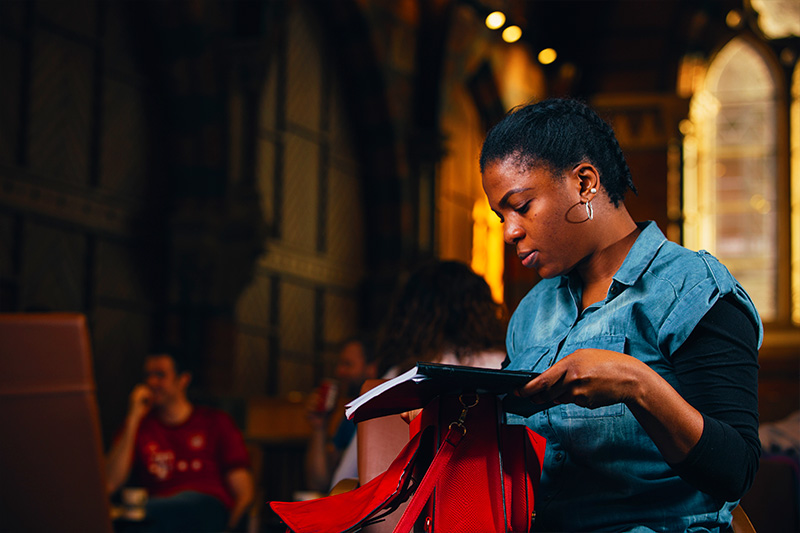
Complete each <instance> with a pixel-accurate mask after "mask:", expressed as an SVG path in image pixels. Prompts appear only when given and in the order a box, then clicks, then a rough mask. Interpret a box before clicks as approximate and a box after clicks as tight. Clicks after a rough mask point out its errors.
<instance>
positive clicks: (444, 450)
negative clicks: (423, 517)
mask: <svg viewBox="0 0 800 533" xmlns="http://www.w3.org/2000/svg"><path fill="white" fill-rule="evenodd" d="M465 433H466V430H464V428H463V426H456V425H455V424H451V425H450V428H449V429H448V431H447V435H445V438H444V440H443V441H442V444H441V446H439V449H438V450H437V452H436V455H435V456H434V457H433V461H432V462H431V466H430V467H429V468H428V470H427V472H425V476H423V478H422V481H421V482H420V484H419V487H417V490H415V491H414V495H413V496H412V497H411V500H410V501H409V502H408V506H407V507H406V510H405V512H403V516H402V517H401V518H400V521H399V522H398V523H397V525H396V526H395V527H394V532H393V533H405V532H408V531H411V528H412V527H414V522H416V520H417V517H419V513H420V512H422V508H423V507H425V502H427V501H428V498H429V497H430V495H431V493H433V489H434V487H435V486H436V482H437V481H439V478H441V477H442V474H443V473H444V471H445V469H446V468H447V465H448V463H449V462H450V459H451V458H452V457H453V453H454V452H455V451H456V447H458V445H459V443H461V440H462V439H463V438H464V435H465Z"/></svg>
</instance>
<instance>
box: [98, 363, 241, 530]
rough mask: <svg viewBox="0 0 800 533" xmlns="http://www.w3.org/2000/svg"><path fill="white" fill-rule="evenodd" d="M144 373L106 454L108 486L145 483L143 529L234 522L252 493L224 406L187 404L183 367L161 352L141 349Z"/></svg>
mask: <svg viewBox="0 0 800 533" xmlns="http://www.w3.org/2000/svg"><path fill="white" fill-rule="evenodd" d="M144 372H145V381H144V383H143V384H139V385H137V386H136V387H134V389H133V391H132V392H131V394H130V403H129V410H128V415H127V417H126V419H125V423H124V425H123V428H122V430H121V432H120V435H119V437H118V438H117V440H116V441H115V443H114V445H113V446H112V448H111V450H110V451H109V454H108V457H107V459H106V463H107V464H106V468H107V488H108V492H109V494H111V493H114V492H116V491H117V490H118V489H119V488H120V487H121V486H122V485H123V484H125V483H126V482H128V481H129V482H130V483H129V484H130V485H131V486H135V487H144V488H146V489H147V491H148V494H149V499H148V503H147V507H146V511H147V522H148V526H152V527H149V529H151V530H155V531H197V532H200V531H223V530H226V529H227V530H231V529H234V528H235V527H236V526H237V524H238V523H239V521H240V520H241V518H242V516H243V515H244V513H245V511H246V510H247V508H248V507H249V506H250V504H251V503H252V501H253V492H254V487H253V477H252V474H251V472H250V461H249V457H248V454H247V448H246V447H245V444H244V439H243V438H242V435H241V432H240V431H239V429H238V428H237V427H236V424H235V423H234V422H233V420H232V419H231V418H230V416H228V415H227V414H226V413H223V412H222V411H219V410H216V409H211V408H208V407H202V406H195V405H193V404H192V403H191V402H190V401H189V400H188V398H187V396H186V390H187V388H188V387H189V383H190V382H191V374H190V373H189V372H188V371H186V369H185V368H183V367H182V366H181V363H180V362H179V360H178V358H176V357H174V356H173V355H170V354H167V353H157V354H153V355H149V356H148V357H147V358H146V359H145V364H144Z"/></svg>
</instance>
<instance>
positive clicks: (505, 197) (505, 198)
mask: <svg viewBox="0 0 800 533" xmlns="http://www.w3.org/2000/svg"><path fill="white" fill-rule="evenodd" d="M529 190H531V187H520V188H518V189H511V190H510V191H508V192H507V193H505V194H504V195H503V197H502V198H501V199H500V201H499V202H498V204H497V205H499V206H500V207H504V206H506V205H508V199H509V197H511V195H512V194H517V193H520V192H524V191H529Z"/></svg>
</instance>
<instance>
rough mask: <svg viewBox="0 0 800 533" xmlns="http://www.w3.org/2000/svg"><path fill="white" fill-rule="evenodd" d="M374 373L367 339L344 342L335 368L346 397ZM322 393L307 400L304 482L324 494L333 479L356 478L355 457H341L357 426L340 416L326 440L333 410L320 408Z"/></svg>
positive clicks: (356, 391)
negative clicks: (308, 430)
mask: <svg viewBox="0 0 800 533" xmlns="http://www.w3.org/2000/svg"><path fill="white" fill-rule="evenodd" d="M377 372H378V365H377V362H376V361H375V358H374V354H373V351H372V347H371V344H370V342H369V341H368V340H367V339H366V338H353V339H350V340H348V341H345V343H344V344H343V345H342V349H341V351H340V352H339V361H338V363H337V364H336V370H335V371H334V375H335V376H336V380H337V382H338V385H339V387H341V392H342V394H343V395H344V397H345V399H347V400H351V399H353V398H355V397H356V396H358V395H359V394H360V392H361V385H362V384H363V383H364V381H366V380H367V379H373V378H375V377H376V376H377ZM323 393H326V394H329V391H323V390H322V389H321V388H318V389H317V390H316V391H314V393H313V394H312V395H311V398H310V401H309V409H308V421H309V423H310V425H311V440H310V442H309V445H308V451H307V454H306V478H307V479H306V481H307V483H308V487H309V488H310V489H311V490H315V491H318V492H323V493H326V492H328V491H329V490H330V488H331V485H332V479H335V480H336V481H338V480H339V479H341V478H343V477H357V474H358V470H357V464H356V459H357V458H356V457H355V456H354V457H343V454H344V452H345V450H346V449H347V448H348V445H349V444H350V441H352V440H353V437H354V436H355V432H356V426H355V424H354V423H353V422H351V421H349V420H347V419H346V418H344V417H343V416H342V419H341V421H340V422H339V425H338V428H337V430H336V433H335V434H334V435H333V438H332V439H329V437H328V428H329V427H330V419H331V416H332V415H333V411H332V410H327V409H325V408H323V407H321V406H323V405H324V404H325V402H324V401H323V400H322V399H321V398H320V395H321V394H323ZM340 416H341V415H340ZM353 474H355V475H353Z"/></svg>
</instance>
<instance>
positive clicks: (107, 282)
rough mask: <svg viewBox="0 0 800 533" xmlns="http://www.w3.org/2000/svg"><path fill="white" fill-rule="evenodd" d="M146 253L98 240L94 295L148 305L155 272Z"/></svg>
mask: <svg viewBox="0 0 800 533" xmlns="http://www.w3.org/2000/svg"><path fill="white" fill-rule="evenodd" d="M147 255H148V254H147V250H145V249H142V248H135V247H133V246H131V245H125V244H122V243H119V242H114V241H108V240H103V239H101V240H98V242H97V249H96V255H95V276H94V287H95V290H94V293H95V297H96V298H97V299H106V300H108V299H112V300H116V301H118V302H120V303H122V302H128V303H130V304H131V305H133V304H134V303H136V304H139V305H137V307H140V308H141V305H142V304H144V305H146V304H147V303H148V302H149V301H151V299H150V298H149V296H150V295H151V291H152V290H153V287H152V286H150V283H151V282H152V279H153V272H152V270H153V269H154V268H155V266H156V265H154V264H153V263H148V261H147V259H146V258H147Z"/></svg>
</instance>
